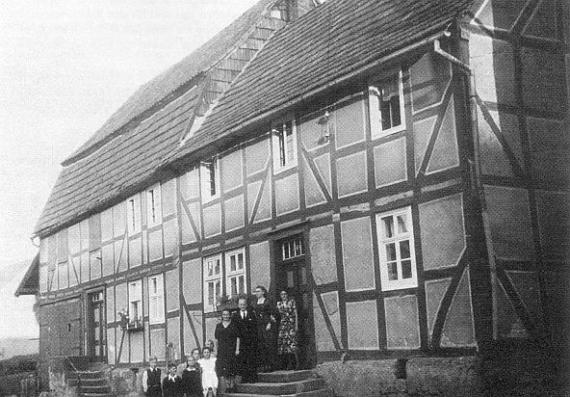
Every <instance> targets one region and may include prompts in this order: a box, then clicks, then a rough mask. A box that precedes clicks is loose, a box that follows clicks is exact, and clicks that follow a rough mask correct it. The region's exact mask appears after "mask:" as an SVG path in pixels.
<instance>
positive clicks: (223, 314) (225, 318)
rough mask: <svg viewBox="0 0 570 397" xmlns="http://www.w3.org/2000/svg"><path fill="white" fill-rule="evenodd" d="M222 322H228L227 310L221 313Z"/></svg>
mask: <svg viewBox="0 0 570 397" xmlns="http://www.w3.org/2000/svg"><path fill="white" fill-rule="evenodd" d="M222 320H223V321H230V312H229V310H224V311H223V312H222Z"/></svg>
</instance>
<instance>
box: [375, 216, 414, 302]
mask: <svg viewBox="0 0 570 397" xmlns="http://www.w3.org/2000/svg"><path fill="white" fill-rule="evenodd" d="M376 222H377V227H378V252H379V255H380V260H379V263H380V276H381V280H382V289H383V290H384V291H386V290H394V289H402V288H413V287H417V286H418V282H417V275H416V260H415V254H414V233H413V227H412V211H411V209H410V207H407V208H404V209H402V210H399V211H395V212H390V213H384V214H378V215H377V216H376Z"/></svg>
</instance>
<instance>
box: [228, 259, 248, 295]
mask: <svg viewBox="0 0 570 397" xmlns="http://www.w3.org/2000/svg"><path fill="white" fill-rule="evenodd" d="M246 291H247V286H246V284H245V254H244V249H243V248H241V249H239V250H235V251H231V252H228V253H226V295H228V296H230V297H231V296H234V297H235V296H238V295H240V294H245V293H246Z"/></svg>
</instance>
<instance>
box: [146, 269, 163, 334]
mask: <svg viewBox="0 0 570 397" xmlns="http://www.w3.org/2000/svg"><path fill="white" fill-rule="evenodd" d="M148 322H149V324H161V323H164V277H163V275H162V274H157V275H154V276H149V278H148Z"/></svg>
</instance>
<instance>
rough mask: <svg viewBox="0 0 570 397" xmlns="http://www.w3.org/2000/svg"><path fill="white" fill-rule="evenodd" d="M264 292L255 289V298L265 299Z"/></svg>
mask: <svg viewBox="0 0 570 397" xmlns="http://www.w3.org/2000/svg"><path fill="white" fill-rule="evenodd" d="M263 295H264V294H263V290H262V289H261V288H256V289H255V296H256V297H257V298H258V299H259V298H263Z"/></svg>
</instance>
